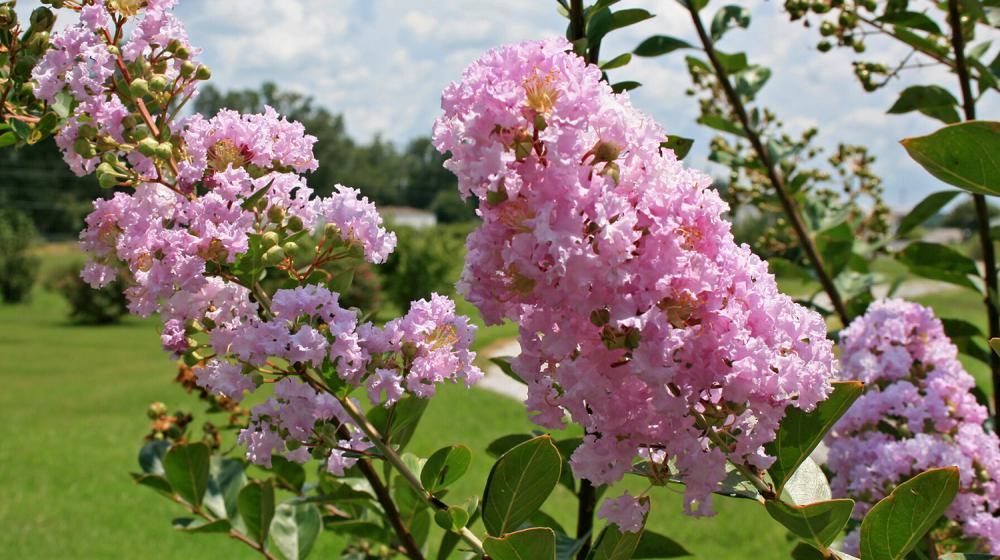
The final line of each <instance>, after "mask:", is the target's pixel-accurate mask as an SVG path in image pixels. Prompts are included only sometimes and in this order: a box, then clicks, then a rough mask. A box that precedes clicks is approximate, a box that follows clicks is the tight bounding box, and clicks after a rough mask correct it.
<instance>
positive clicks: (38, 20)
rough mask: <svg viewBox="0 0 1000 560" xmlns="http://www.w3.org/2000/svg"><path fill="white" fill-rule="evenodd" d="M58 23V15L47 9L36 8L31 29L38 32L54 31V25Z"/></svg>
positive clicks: (32, 13) (32, 14)
mask: <svg viewBox="0 0 1000 560" xmlns="http://www.w3.org/2000/svg"><path fill="white" fill-rule="evenodd" d="M55 22H56V15H55V14H53V13H52V10H50V9H48V8H46V7H40V8H35V10H34V11H33V12H31V27H32V28H33V29H36V30H38V31H48V30H50V29H52V24H54V23H55Z"/></svg>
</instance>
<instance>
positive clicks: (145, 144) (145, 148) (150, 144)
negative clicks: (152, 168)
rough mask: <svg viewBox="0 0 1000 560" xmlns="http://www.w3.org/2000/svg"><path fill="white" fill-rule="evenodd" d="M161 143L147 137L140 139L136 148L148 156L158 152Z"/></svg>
mask: <svg viewBox="0 0 1000 560" xmlns="http://www.w3.org/2000/svg"><path fill="white" fill-rule="evenodd" d="M159 145H160V143H159V142H157V141H156V140H154V139H152V138H148V137H147V138H143V139H142V140H140V141H139V144H138V145H136V149H137V150H139V153H140V154H142V155H144V156H146V157H153V154H154V153H156V148H157V146H159Z"/></svg>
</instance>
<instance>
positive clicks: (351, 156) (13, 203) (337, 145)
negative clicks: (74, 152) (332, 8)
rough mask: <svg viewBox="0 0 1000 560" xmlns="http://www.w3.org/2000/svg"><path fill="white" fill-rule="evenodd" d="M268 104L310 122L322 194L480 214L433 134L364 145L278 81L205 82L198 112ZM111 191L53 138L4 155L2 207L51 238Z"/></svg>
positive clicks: (445, 217)
mask: <svg viewBox="0 0 1000 560" xmlns="http://www.w3.org/2000/svg"><path fill="white" fill-rule="evenodd" d="M265 105H270V106H272V107H274V108H275V109H276V110H277V111H278V112H279V113H282V114H284V115H286V116H287V117H288V118H289V119H291V120H296V121H299V122H301V123H303V124H304V125H305V127H306V130H307V131H308V132H309V133H310V134H312V135H314V136H316V138H317V142H316V146H315V153H316V157H317V159H319V162H320V166H319V169H317V170H316V171H315V172H313V173H311V174H310V175H309V176H308V177H307V179H308V181H309V184H310V186H311V187H312V188H313V189H315V190H316V192H317V193H318V194H326V193H329V192H330V191H331V190H332V189H333V186H334V185H335V184H338V183H340V184H344V185H349V186H353V187H357V188H359V189H361V191H362V192H364V193H365V195H367V196H368V197H369V198H370V199H372V200H373V201H374V202H375V203H376V204H378V205H380V206H412V207H414V208H422V209H426V210H429V211H431V212H434V214H436V215H437V218H438V221H440V222H444V223H452V222H462V221H466V220H470V219H473V218H474V217H475V210H474V208H473V207H472V206H471V205H469V204H468V203H466V202H464V201H463V200H462V199H461V198H460V197H459V195H458V190H457V188H456V184H455V176H454V175H452V173H451V172H450V171H448V170H447V169H445V168H444V167H443V166H442V163H444V161H445V159H446V157H445V156H443V155H441V154H440V153H438V151H437V150H436V149H434V147H433V146H432V145H431V141H430V138H428V137H420V138H415V139H413V140H411V141H410V142H408V143H407V144H406V145H405V146H403V147H402V148H397V147H396V146H395V145H394V144H393V143H392V142H389V141H386V140H384V139H382V138H381V137H379V136H376V137H375V138H374V139H372V140H371V141H370V142H368V143H361V142H358V141H356V140H354V139H353V138H351V137H350V136H349V135H348V134H347V131H346V127H345V125H344V117H343V115H340V114H334V113H331V112H330V111H329V110H328V109H326V108H325V107H321V106H319V105H317V104H316V103H315V102H314V100H313V99H312V98H311V97H309V96H306V95H303V94H300V93H295V92H291V91H282V90H280V89H278V87H277V86H276V85H275V84H273V83H265V84H263V85H262V86H261V87H260V88H259V89H243V90H234V91H228V92H221V91H219V90H218V89H216V88H214V87H212V86H207V87H204V88H203V89H202V91H201V92H200V94H199V95H198V97H197V98H196V100H195V103H194V110H195V111H197V112H199V113H202V114H204V115H206V116H211V115H214V114H215V113H216V112H218V110H219V109H222V108H230V109H234V110H237V111H241V112H259V111H262V110H263V108H264V106H265ZM108 194H109V193H108V191H102V189H100V187H99V186H98V185H97V181H96V180H95V179H94V177H93V176H88V177H82V178H81V177H76V176H75V175H73V173H72V172H70V171H69V170H68V169H67V167H66V165H65V164H64V163H63V162H62V158H61V156H60V155H59V151H58V149H57V148H56V146H55V142H54V141H53V140H52V139H51V138H50V139H47V140H45V141H43V142H40V143H38V144H35V145H32V146H27V147H25V148H23V149H20V150H6V151H4V152H3V153H2V154H0V207H3V208H16V209H19V210H22V211H24V212H25V213H26V214H28V215H29V216H30V217H31V219H32V221H33V222H34V223H35V225H36V227H37V228H38V230H39V231H40V232H41V233H42V234H43V235H44V236H46V237H49V238H65V237H74V236H75V235H76V233H77V232H78V231H79V230H80V229H81V227H82V224H83V218H84V216H86V214H87V212H89V210H90V208H91V201H92V200H93V199H94V198H97V197H99V196H102V195H103V196H107V195H108Z"/></svg>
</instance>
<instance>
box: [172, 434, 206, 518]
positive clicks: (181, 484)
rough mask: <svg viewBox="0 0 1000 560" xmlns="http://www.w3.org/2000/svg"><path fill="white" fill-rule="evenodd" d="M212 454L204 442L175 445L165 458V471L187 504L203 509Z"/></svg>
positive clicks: (175, 489)
mask: <svg viewBox="0 0 1000 560" xmlns="http://www.w3.org/2000/svg"><path fill="white" fill-rule="evenodd" d="M211 456H212V452H211V450H209V448H208V445H206V444H205V443H202V442H196V443H188V444H185V445H174V446H173V447H171V448H170V449H169V450H167V452H166V454H165V455H164V456H163V470H164V471H166V477H167V480H169V481H170V486H172V487H173V489H174V491H175V492H177V494H178V495H180V497H181V498H184V500H185V501H187V503H189V504H191V505H193V506H195V507H201V500H202V498H203V497H204V496H205V490H206V489H208V474H209V469H210V468H211Z"/></svg>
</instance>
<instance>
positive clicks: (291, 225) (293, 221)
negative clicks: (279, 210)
mask: <svg viewBox="0 0 1000 560" xmlns="http://www.w3.org/2000/svg"><path fill="white" fill-rule="evenodd" d="M303 227H305V224H303V223H302V218H300V217H298V216H291V217H289V218H288V230H289V231H299V230H301V229H302V228H303Z"/></svg>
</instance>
